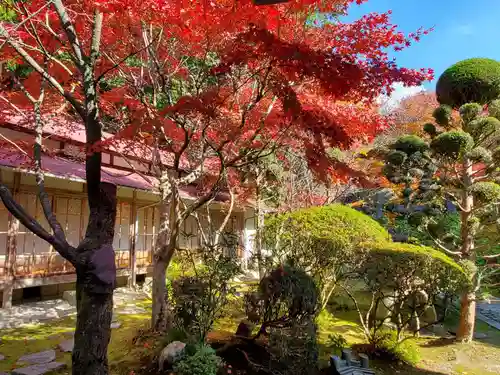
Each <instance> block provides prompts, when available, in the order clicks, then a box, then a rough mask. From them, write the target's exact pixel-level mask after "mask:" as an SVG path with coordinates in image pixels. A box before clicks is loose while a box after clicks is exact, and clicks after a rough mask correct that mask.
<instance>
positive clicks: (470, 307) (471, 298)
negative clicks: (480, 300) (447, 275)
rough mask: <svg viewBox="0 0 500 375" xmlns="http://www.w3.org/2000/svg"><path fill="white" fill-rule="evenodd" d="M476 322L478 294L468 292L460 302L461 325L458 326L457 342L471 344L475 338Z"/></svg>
mask: <svg viewBox="0 0 500 375" xmlns="http://www.w3.org/2000/svg"><path fill="white" fill-rule="evenodd" d="M475 322H476V293H475V292H474V291H472V292H471V291H467V292H465V293H464V294H463V295H462V298H461V300H460V323H459V325H458V332H457V341H459V342H464V343H469V342H471V341H472V339H473V337H474V325H475Z"/></svg>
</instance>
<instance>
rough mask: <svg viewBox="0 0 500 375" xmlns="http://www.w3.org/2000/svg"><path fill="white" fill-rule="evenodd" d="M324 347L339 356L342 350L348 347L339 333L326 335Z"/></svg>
mask: <svg viewBox="0 0 500 375" xmlns="http://www.w3.org/2000/svg"><path fill="white" fill-rule="evenodd" d="M326 345H327V346H328V348H330V349H332V350H333V351H334V353H336V354H340V353H341V352H342V349H346V348H347V347H348V344H347V340H346V339H345V337H344V336H342V335H341V334H340V333H332V334H330V335H328V341H327V343H326Z"/></svg>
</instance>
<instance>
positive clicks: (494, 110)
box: [488, 99, 500, 120]
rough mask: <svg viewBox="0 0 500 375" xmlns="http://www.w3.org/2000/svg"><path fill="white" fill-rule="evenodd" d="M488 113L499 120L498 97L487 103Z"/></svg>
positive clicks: (499, 107)
mask: <svg viewBox="0 0 500 375" xmlns="http://www.w3.org/2000/svg"><path fill="white" fill-rule="evenodd" d="M488 114H489V115H490V116H491V117H495V118H497V119H499V120H500V99H495V100H493V101H492V102H491V103H490V104H488Z"/></svg>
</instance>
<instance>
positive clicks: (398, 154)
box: [386, 150, 406, 165]
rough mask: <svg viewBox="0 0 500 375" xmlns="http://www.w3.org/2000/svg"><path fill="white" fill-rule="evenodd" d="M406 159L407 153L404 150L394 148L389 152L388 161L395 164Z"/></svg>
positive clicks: (399, 163) (401, 162)
mask: <svg viewBox="0 0 500 375" xmlns="http://www.w3.org/2000/svg"><path fill="white" fill-rule="evenodd" d="M405 160H406V154H405V153H404V152H403V151H398V150H393V151H391V152H389V153H388V154H387V157H386V161H387V162H388V163H390V164H393V165H401V164H403V163H404V162H405Z"/></svg>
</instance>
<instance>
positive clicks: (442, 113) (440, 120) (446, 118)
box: [432, 105, 453, 127]
mask: <svg viewBox="0 0 500 375" xmlns="http://www.w3.org/2000/svg"><path fill="white" fill-rule="evenodd" d="M452 113H453V108H451V107H450V106H449V105H440V106H439V107H437V108H436V109H435V110H434V112H432V116H433V117H434V120H436V123H437V124H438V125H441V126H444V127H448V126H449V125H450V122H451V114H452Z"/></svg>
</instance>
